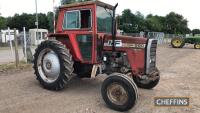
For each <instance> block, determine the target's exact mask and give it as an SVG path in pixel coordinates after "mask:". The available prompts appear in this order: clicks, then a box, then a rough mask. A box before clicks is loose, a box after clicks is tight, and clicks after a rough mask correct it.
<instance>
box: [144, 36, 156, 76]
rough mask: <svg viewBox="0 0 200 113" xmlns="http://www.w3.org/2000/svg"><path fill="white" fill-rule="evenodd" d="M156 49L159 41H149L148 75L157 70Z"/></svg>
mask: <svg viewBox="0 0 200 113" xmlns="http://www.w3.org/2000/svg"><path fill="white" fill-rule="evenodd" d="M156 49H157V40H154V39H149V41H148V45H147V56H146V74H150V73H151V72H152V71H154V70H155V69H156Z"/></svg>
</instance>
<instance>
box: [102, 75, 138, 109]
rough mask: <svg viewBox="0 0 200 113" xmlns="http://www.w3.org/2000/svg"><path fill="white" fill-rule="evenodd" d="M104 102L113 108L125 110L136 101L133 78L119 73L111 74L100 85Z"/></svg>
mask: <svg viewBox="0 0 200 113" xmlns="http://www.w3.org/2000/svg"><path fill="white" fill-rule="evenodd" d="M101 93H102V97H103V99H104V101H105V103H106V104H107V105H108V106H109V107H110V108H111V109H114V110H117V111H127V110H129V109H131V108H132V107H133V106H134V105H135V104H136V102H137V99H138V89H137V86H136V84H135V83H134V82H133V80H132V79H131V78H130V77H128V76H126V75H124V74H120V73H115V74H111V75H110V76H109V77H108V78H106V79H105V80H104V82H103V84H102V87H101Z"/></svg>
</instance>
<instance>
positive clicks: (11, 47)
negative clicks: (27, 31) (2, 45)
mask: <svg viewBox="0 0 200 113" xmlns="http://www.w3.org/2000/svg"><path fill="white" fill-rule="evenodd" d="M8 38H9V42H10V50H11V53H12V56H13V46H12V40H11V37H10V28H9V27H8Z"/></svg>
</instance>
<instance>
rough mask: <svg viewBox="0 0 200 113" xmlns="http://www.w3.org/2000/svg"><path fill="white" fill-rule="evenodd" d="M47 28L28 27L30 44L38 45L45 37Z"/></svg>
mask: <svg viewBox="0 0 200 113" xmlns="http://www.w3.org/2000/svg"><path fill="white" fill-rule="evenodd" d="M47 34H48V30H47V29H29V37H30V39H31V44H32V45H39V44H40V43H41V42H42V41H44V40H45V39H47Z"/></svg>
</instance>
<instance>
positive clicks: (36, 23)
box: [35, 0, 39, 44]
mask: <svg viewBox="0 0 200 113" xmlns="http://www.w3.org/2000/svg"><path fill="white" fill-rule="evenodd" d="M37 9H38V7H37V0H35V10H36V22H35V25H36V26H37V31H36V41H37V44H39V43H38V42H39V41H38V40H39V39H38V38H39V37H38V24H39V23H38V11H37Z"/></svg>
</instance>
